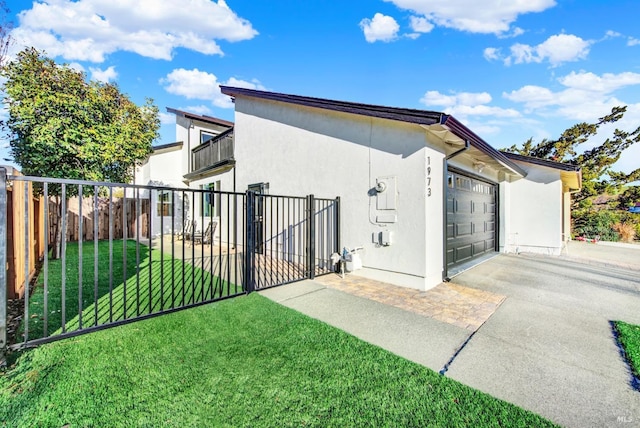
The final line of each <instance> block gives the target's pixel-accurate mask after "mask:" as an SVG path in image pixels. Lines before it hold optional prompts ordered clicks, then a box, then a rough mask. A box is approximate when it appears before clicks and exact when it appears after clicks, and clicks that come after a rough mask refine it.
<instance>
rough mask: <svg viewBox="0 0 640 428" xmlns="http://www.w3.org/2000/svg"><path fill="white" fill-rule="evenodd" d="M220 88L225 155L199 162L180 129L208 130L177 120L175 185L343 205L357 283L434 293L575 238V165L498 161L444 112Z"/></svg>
mask: <svg viewBox="0 0 640 428" xmlns="http://www.w3.org/2000/svg"><path fill="white" fill-rule="evenodd" d="M221 89H222V92H223V93H224V94H226V95H228V96H230V97H232V98H233V99H234V102H235V125H233V127H232V128H231V127H230V128H228V129H227V131H222V133H221V134H218V135H217V136H216V137H214V139H213V140H212V142H213V141H214V140H215V141H216V142H217V143H216V144H217V149H214V152H216V153H223V152H224V153H225V154H226V155H225V156H219V157H214V158H213V159H212V160H211V159H205V160H204V161H200V160H195V159H196V158H195V157H196V156H198V153H199V150H200V146H201V145H203V144H204V140H203V139H202V138H198V137H197V135H195V136H194V135H192V134H191V133H187V134H185V133H184V130H182V128H184V129H190V128H188V127H187V125H189V124H190V123H191V122H189V121H193V123H194V124H196V125H202V124H203V123H204V124H206V122H203V121H202V117H199V118H196V117H195V115H189V114H188V113H184V112H179V113H177V117H178V125H177V126H178V134H179V135H180V133H181V132H182V134H181V135H183V136H182V137H180V138H179V139H180V140H181V141H182V146H181V149H180V153H182V155H181V156H182V159H183V162H182V170H181V171H180V172H179V173H178V172H175V171H174V173H175V174H176V177H177V175H178V174H181V177H177V178H178V180H180V181H181V183H182V185H184V186H189V187H190V188H206V187H202V186H213V187H214V188H215V190H222V191H237V192H243V191H246V190H247V189H250V190H254V191H257V192H259V193H270V194H276V195H308V194H315V195H319V196H322V197H336V196H339V197H340V237H339V242H340V245H341V246H345V247H347V248H355V247H358V248H360V247H361V248H362V250H361V251H360V252H359V253H360V257H361V260H362V269H359V270H357V271H355V272H354V274H356V275H362V276H365V277H370V278H374V279H377V280H380V281H385V282H389V283H392V284H397V285H402V286H406V287H411V288H416V289H419V290H426V289H429V288H432V287H434V286H436V285H437V284H439V283H440V282H442V281H443V280H446V279H448V278H450V277H451V276H453V275H455V274H456V273H457V272H460V271H462V270H464V269H466V268H468V267H470V266H472V265H473V264H476V263H479V262H481V261H482V260H484V259H486V258H488V257H492V256H493V255H495V254H496V253H498V252H534V253H544V254H554V255H558V254H560V252H561V251H562V249H563V246H564V245H565V242H566V241H567V240H568V239H569V236H570V235H569V232H570V194H571V192H574V191H577V190H579V189H580V187H581V172H580V168H578V167H575V166H572V165H566V164H561V163H557V162H551V161H547V160H540V159H534V158H530V157H526V156H520V155H513V154H507V153H502V152H500V151H498V150H496V149H494V148H493V147H491V146H490V145H489V144H488V143H487V142H485V141H484V140H483V139H482V138H480V137H479V136H477V135H476V134H475V133H473V131H471V130H470V129H468V128H467V127H466V126H464V125H463V124H462V123H461V122H459V121H458V120H456V119H455V118H454V117H453V116H451V115H447V114H444V113H440V112H433V111H425V110H415V109H405V108H396V107H385V106H377V105H368V104H360V103H354V102H344V101H335V100H328V99H320V98H312V97H305V96H298V95H288V94H282V93H275V92H267V91H258V90H252V89H244V88H236V87H228V86H222V87H221ZM204 119H210V120H214V119H212V118H207V117H204ZM229 126H231V124H229ZM195 129H197V128H195ZM193 132H195V130H193ZM224 132H229V133H230V134H232V137H231V138H230V141H231V142H230V143H228V144H227V146H228V147H227V149H223V144H222V143H221V142H220V139H221V138H225V137H224V135H223V134H224ZM188 138H191V143H188V141H189V140H188ZM186 139H187V140H186ZM185 140H186V141H187V143H185ZM193 142H197V143H199V144H198V145H194V144H193ZM185 144H186V146H185ZM189 144H190V145H189ZM225 150H226V151H225ZM176 152H178V149H176ZM189 154H191V158H190V159H191V161H190V162H191V164H188V162H189V160H188V159H187V161H186V162H185V161H184V158H185V156H186V157H188V155H189ZM216 156H217V155H216ZM152 158H153V156H152ZM176 177H174V178H176ZM158 178H159V176H158ZM194 208H195V209H196V210H197V209H198V207H197V206H195V207H194Z"/></svg>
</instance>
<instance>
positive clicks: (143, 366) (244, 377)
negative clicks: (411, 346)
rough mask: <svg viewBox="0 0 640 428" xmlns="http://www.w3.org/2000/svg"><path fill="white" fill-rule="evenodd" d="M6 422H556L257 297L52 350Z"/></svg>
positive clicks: (28, 363)
mask: <svg viewBox="0 0 640 428" xmlns="http://www.w3.org/2000/svg"><path fill="white" fill-rule="evenodd" d="M0 421H4V423H5V424H6V426H15V427H19V426H51V427H61V426H69V427H81V426H96V427H107V426H108V427H127V426H131V427H134V426H135V427H159V426H169V427H203V426H207V427H209V426H223V427H225V426H226V427H242V426H252V427H257V426H272V427H282V426H291V427H300V426H319V427H325V426H335V427H351V426H372V427H379V426H392V427H403V426H407V427H408V426H411V427H426V426H452V427H462V426H473V427H497V426H510V427H511V426H520V427H532V426H535V427H545V426H553V425H552V424H551V423H550V422H548V421H546V420H544V419H542V418H541V417H539V416H537V415H535V414H533V413H530V412H528V411H525V410H523V409H521V408H518V407H516V406H514V405H511V404H509V403H506V402H504V401H501V400H498V399H495V398H493V397H491V396H489V395H487V394H484V393H482V392H479V391H477V390H474V389H471V388H469V387H466V386H464V385H462V384H460V383H458V382H456V381H454V380H451V379H449V378H446V377H443V376H441V375H439V374H437V373H436V372H434V371H432V370H430V369H427V368H425V367H423V366H420V365H418V364H415V363H412V362H410V361H408V360H405V359H403V358H400V357H398V356H395V355H393V354H391V353H389V352H387V351H385V350H382V349H381V348H378V347H375V346H373V345H370V344H367V343H365V342H363V341H361V340H359V339H357V338H355V337H353V336H351V335H349V334H347V333H344V332H342V331H340V330H337V329H335V328H333V327H330V326H328V325H326V324H323V323H321V322H319V321H317V320H314V319H311V318H309V317H307V316H304V315H302V314H300V313H298V312H296V311H293V310H291V309H288V308H285V307H283V306H281V305H278V304H276V303H274V302H271V301H270V300H268V299H266V298H264V297H262V296H260V295H259V294H257V293H253V294H251V295H249V296H241V297H237V298H235V299H231V300H225V301H221V302H217V303H212V304H208V305H204V306H199V307H196V308H193V309H189V310H185V311H181V312H176V313H172V314H169V315H164V316H161V317H156V318H152V319H148V320H145V321H141V322H137V323H133V324H127V325H124V326H120V327H116V328H113V329H108V330H102V331H100V332H96V333H92V334H89V335H84V336H79V337H76V338H73V339H67V340H63V341H59V342H55V343H50V344H47V345H43V346H41V347H39V348H38V349H35V350H32V351H28V352H26V353H25V354H23V355H22V356H21V358H20V359H19V360H18V361H17V363H16V365H15V367H14V368H12V369H11V370H10V371H8V372H7V373H6V374H5V375H4V376H2V377H1V378H0Z"/></svg>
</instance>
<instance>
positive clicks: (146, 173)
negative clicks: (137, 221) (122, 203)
mask: <svg viewBox="0 0 640 428" xmlns="http://www.w3.org/2000/svg"><path fill="white" fill-rule="evenodd" d="M182 152H183V145H182V144H176V145H172V147H169V148H161V149H159V150H157V151H155V152H154V153H152V154H151V155H150V156H149V159H148V160H147V162H145V163H144V164H143V165H142V166H140V167H138V168H136V177H135V184H142V185H151V186H166V187H176V188H187V186H186V185H185V184H184V183H183V181H182V171H181V170H180V168H179V167H177V166H178V165H180V159H181V157H182ZM129 192H131V189H129ZM127 196H129V197H132V196H133V195H132V194H128V195H127ZM140 197H142V198H148V197H149V191H148V190H145V191H142V192H140ZM161 197H162V196H161V195H160V194H159V193H158V192H157V191H153V192H152V193H151V233H152V235H159V234H160V231H161V229H162V232H163V233H165V234H167V233H171V230H172V223H171V212H173V221H174V223H173V230H175V231H180V230H182V225H183V222H184V220H185V218H188V212H187V213H186V214H183V212H182V194H181V193H180V192H176V193H175V194H174V197H173V202H174V204H173V207H172V209H171V208H169V209H168V208H167V207H163V206H162V205H163V203H162V202H161V201H160V200H159V198H161ZM166 198H168V199H169V200H165V202H167V203H168V202H169V201H170V197H169V196H166ZM169 205H170V204H169ZM162 214H166V215H162ZM161 217H164V218H163V219H162V221H161V219H160V218H161ZM161 226H162V227H161Z"/></svg>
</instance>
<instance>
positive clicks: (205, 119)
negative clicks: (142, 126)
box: [166, 107, 234, 127]
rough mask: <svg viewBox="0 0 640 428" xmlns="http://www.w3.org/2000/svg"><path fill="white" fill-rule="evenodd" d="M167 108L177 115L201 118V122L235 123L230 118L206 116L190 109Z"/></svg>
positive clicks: (226, 124) (224, 124)
mask: <svg viewBox="0 0 640 428" xmlns="http://www.w3.org/2000/svg"><path fill="white" fill-rule="evenodd" d="M166 109H167V112H169V113H173V114H175V115H176V116H181V117H186V118H187V119H194V120H199V121H201V122H205V123H212V124H214V125H220V126H226V127H232V126H233V125H234V123H233V122H229V121H228V120H224V119H219V118H217V117H213V116H205V115H199V114H195V113H189V112H188V111H183V110H178V109H175V108H171V107H166Z"/></svg>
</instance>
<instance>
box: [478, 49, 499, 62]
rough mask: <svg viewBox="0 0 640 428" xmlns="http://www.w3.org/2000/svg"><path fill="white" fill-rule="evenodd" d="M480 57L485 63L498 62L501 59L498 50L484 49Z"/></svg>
mask: <svg viewBox="0 0 640 428" xmlns="http://www.w3.org/2000/svg"><path fill="white" fill-rule="evenodd" d="M482 55H483V56H484V58H485V59H486V60H487V61H493V60H498V59H501V57H502V55H501V53H500V49H499V48H486V49H485V50H484V51H483V53H482Z"/></svg>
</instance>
